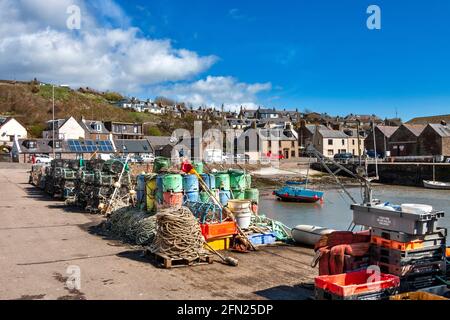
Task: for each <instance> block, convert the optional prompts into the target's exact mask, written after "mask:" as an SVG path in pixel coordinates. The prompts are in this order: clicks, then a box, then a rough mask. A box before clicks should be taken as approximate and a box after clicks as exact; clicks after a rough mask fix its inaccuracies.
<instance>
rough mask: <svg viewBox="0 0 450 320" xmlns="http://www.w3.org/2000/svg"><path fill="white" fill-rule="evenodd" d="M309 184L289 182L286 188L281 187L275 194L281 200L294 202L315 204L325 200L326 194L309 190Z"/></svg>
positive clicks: (305, 182)
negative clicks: (324, 195)
mask: <svg viewBox="0 0 450 320" xmlns="http://www.w3.org/2000/svg"><path fill="white" fill-rule="evenodd" d="M307 183H308V182H307V181H304V182H294V181H288V182H286V185H285V186H283V187H281V188H280V189H278V190H275V191H274V192H273V194H274V195H275V196H277V197H278V199H280V200H283V201H292V202H309V203H314V202H317V201H319V200H321V199H323V194H324V192H323V191H317V190H311V189H308V188H307V186H308V185H307Z"/></svg>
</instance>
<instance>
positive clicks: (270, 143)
mask: <svg viewBox="0 0 450 320" xmlns="http://www.w3.org/2000/svg"><path fill="white" fill-rule="evenodd" d="M268 143H269V144H268V146H269V148H271V147H272V141H271V140H269V141H268Z"/></svg>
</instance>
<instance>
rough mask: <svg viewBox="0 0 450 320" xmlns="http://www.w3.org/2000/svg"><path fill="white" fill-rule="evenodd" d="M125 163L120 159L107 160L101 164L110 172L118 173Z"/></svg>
mask: <svg viewBox="0 0 450 320" xmlns="http://www.w3.org/2000/svg"><path fill="white" fill-rule="evenodd" d="M124 166H125V163H123V162H122V161H120V160H107V161H105V164H104V166H103V170H108V171H110V172H112V173H116V174H119V173H121V172H122V170H123V167H124Z"/></svg>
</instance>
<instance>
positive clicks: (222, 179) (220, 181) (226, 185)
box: [214, 172, 231, 191]
mask: <svg viewBox="0 0 450 320" xmlns="http://www.w3.org/2000/svg"><path fill="white" fill-rule="evenodd" d="M214 178H215V180H216V188H217V189H219V190H225V191H229V190H230V189H231V185H230V175H229V174H228V172H217V173H215V174H214Z"/></svg>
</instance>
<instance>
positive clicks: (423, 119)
mask: <svg viewBox="0 0 450 320" xmlns="http://www.w3.org/2000/svg"><path fill="white" fill-rule="evenodd" d="M442 120H444V121H445V122H447V123H450V114H445V115H440V116H431V117H418V118H414V119H411V120H409V121H408V122H407V123H408V124H428V123H441V121H442Z"/></svg>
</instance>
